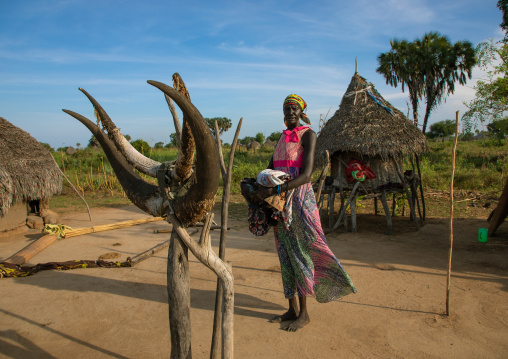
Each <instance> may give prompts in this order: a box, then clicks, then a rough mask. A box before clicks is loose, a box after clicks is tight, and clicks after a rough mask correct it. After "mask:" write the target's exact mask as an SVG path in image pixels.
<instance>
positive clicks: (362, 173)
mask: <svg viewBox="0 0 508 359" xmlns="http://www.w3.org/2000/svg"><path fill="white" fill-rule="evenodd" d="M355 171H357V172H356V178H354V177H353V172H355ZM346 176H347V180H348V181H349V182H354V181H356V180H359V181H361V179H362V178H364V177H365V179H374V178H376V174H375V173H374V172H373V171H372V170H371V169H370V167H369V166H367V165H366V164H365V162H363V161H360V160H355V159H351V160H350V161H349V163H348V164H347V167H346Z"/></svg>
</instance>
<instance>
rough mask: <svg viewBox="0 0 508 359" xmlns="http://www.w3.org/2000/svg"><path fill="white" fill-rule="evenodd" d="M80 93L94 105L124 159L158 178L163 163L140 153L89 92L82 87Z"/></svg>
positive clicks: (142, 171)
mask: <svg viewBox="0 0 508 359" xmlns="http://www.w3.org/2000/svg"><path fill="white" fill-rule="evenodd" d="M79 91H81V92H83V93H84V94H85V95H86V97H88V100H90V102H91V103H92V105H93V107H94V109H95V110H96V111H97V113H98V114H99V117H100V119H101V122H102V124H103V126H104V127H105V128H106V130H107V131H108V137H109V138H110V139H111V140H112V141H113V142H114V143H115V145H116V148H117V149H118V150H119V151H120V152H121V153H122V155H124V157H125V158H126V159H127V161H129V162H130V163H131V164H132V165H133V166H134V167H136V168H137V169H138V170H139V171H140V172H141V173H144V174H146V175H149V176H151V177H157V170H158V169H159V167H160V165H161V163H160V162H157V161H154V160H152V159H150V158H148V157H146V156H143V155H142V154H141V153H139V152H138V151H137V150H136V149H135V148H134V147H133V146H132V145H131V144H130V142H129V141H127V139H126V138H125V136H124V135H122V133H121V132H120V130H119V129H118V128H117V127H116V125H115V124H114V123H113V121H112V120H111V118H110V117H109V115H108V114H107V113H106V111H105V110H104V109H103V108H102V106H101V105H100V104H99V102H97V100H95V99H94V98H93V97H92V96H91V95H90V94H89V93H88V92H86V91H85V90H84V89H82V88H81V87H80V88H79Z"/></svg>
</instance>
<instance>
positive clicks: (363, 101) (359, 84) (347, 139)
mask: <svg viewBox="0 0 508 359" xmlns="http://www.w3.org/2000/svg"><path fill="white" fill-rule="evenodd" d="M426 150H427V142H426V139H425V136H424V135H423V133H422V132H421V131H420V130H419V129H418V128H417V127H416V126H415V125H414V124H413V123H412V122H411V121H410V120H408V119H407V118H406V117H405V116H404V114H403V113H402V112H400V111H399V110H397V109H396V108H395V107H393V106H392V105H391V104H390V103H389V102H387V101H385V99H384V98H383V97H382V96H381V94H380V93H379V92H377V91H376V89H375V87H374V85H373V84H371V83H368V82H367V80H366V79H365V78H363V77H361V76H360V75H359V74H358V72H356V73H355V74H354V75H353V78H352V79H351V83H350V84H349V86H348V88H347V91H346V93H345V94H344V96H343V98H342V102H341V104H340V107H339V109H338V110H337V111H336V112H335V114H334V115H333V116H332V117H331V118H330V119H329V120H328V122H327V123H326V124H325V126H324V127H323V128H322V129H321V131H320V132H319V136H318V138H317V144H316V154H315V162H316V164H322V163H323V162H324V160H325V155H326V151H328V153H329V154H330V162H331V177H333V178H334V180H333V185H332V193H333V195H332V197H333V196H334V193H335V189H338V190H339V193H340V195H341V216H340V217H339V220H338V221H337V223H336V225H335V226H334V228H336V227H337V226H338V224H339V222H340V220H341V219H340V218H341V217H344V216H345V211H346V210H347V205H345V206H343V205H344V191H351V195H350V196H353V195H354V196H357V195H358V192H357V188H358V185H359V182H361V184H362V189H363V190H365V191H368V192H369V193H371V194H372V195H373V196H376V195H378V194H381V195H382V197H383V198H382V202H383V206H384V207H387V204H386V198H385V197H386V193H387V192H390V193H394V196H395V193H406V195H407V198H408V202H409V206H410V209H411V217H413V218H416V215H415V206H414V200H416V202H417V205H418V208H420V207H419V204H418V198H417V197H416V196H417V193H416V192H417V190H416V188H417V187H418V186H420V189H421V178H420V176H419V172H420V171H419V167H418V156H417V155H419V154H421V153H422V152H425V151H426ZM405 157H407V158H409V159H410V161H411V164H412V167H411V169H410V170H408V171H407V173H406V171H404V161H403V159H404V158H405ZM413 159H416V167H417V169H418V174H416V173H415V171H413V169H414V162H413ZM358 166H360V167H362V171H365V170H366V171H368V172H369V176H368V177H366V178H367V179H365V177H363V173H362V174H361V177H362V178H361V179H356V180H355V178H353V177H352V176H351V172H352V171H354V170H355V169H358ZM362 171H360V172H362ZM348 173H349V175H348ZM356 173H358V172H355V173H354V176H356ZM410 190H411V193H410V192H409V191H410ZM410 197H412V199H411V198H410ZM355 198H356V197H355ZM376 198H377V197H376ZM394 198H395V197H394ZM421 200H422V205H423V208H424V210H423V213H424V214H423V216H421V218H423V219H424V218H425V205H424V203H423V195H421ZM331 203H332V205H331V207H330V208H331V209H330V226H331V224H332V222H333V199H332V201H331ZM351 203H352V204H351V206H352V209H351V212H352V213H353V202H351ZM385 213H386V216H387V223H388V228H389V229H388V233H391V220H390V219H389V210H386V208H385ZM354 217H355V216H354V215H352V218H354ZM415 220H416V219H415ZM352 221H353V220H352ZM355 221H356V220H355ZM355 223H356V222H355ZM355 226H356V225H355V224H353V225H352V227H353V231H356V227H355Z"/></svg>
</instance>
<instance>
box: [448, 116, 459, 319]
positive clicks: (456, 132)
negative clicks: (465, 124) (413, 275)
mask: <svg viewBox="0 0 508 359" xmlns="http://www.w3.org/2000/svg"><path fill="white" fill-rule="evenodd" d="M458 140H459V111H457V112H455V143H454V144H453V152H452V176H451V181H450V249H449V252H448V275H447V276H446V316H450V279H451V274H452V250H453V177H454V176H455V153H456V151H457V141H458Z"/></svg>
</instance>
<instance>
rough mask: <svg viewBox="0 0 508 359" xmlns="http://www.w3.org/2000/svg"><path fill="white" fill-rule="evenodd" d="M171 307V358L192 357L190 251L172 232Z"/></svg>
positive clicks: (187, 358)
mask: <svg viewBox="0 0 508 359" xmlns="http://www.w3.org/2000/svg"><path fill="white" fill-rule="evenodd" d="M167 276H168V277H167V279H168V281H167V283H168V287H167V290H168V304H169V330H170V332H171V359H189V358H192V352H191V322H190V279H189V260H188V249H187V247H186V246H185V245H184V244H183V243H182V242H181V240H180V238H179V236H178V234H177V233H176V232H175V231H173V232H172V233H171V239H170V243H169V249H168V268H167Z"/></svg>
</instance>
